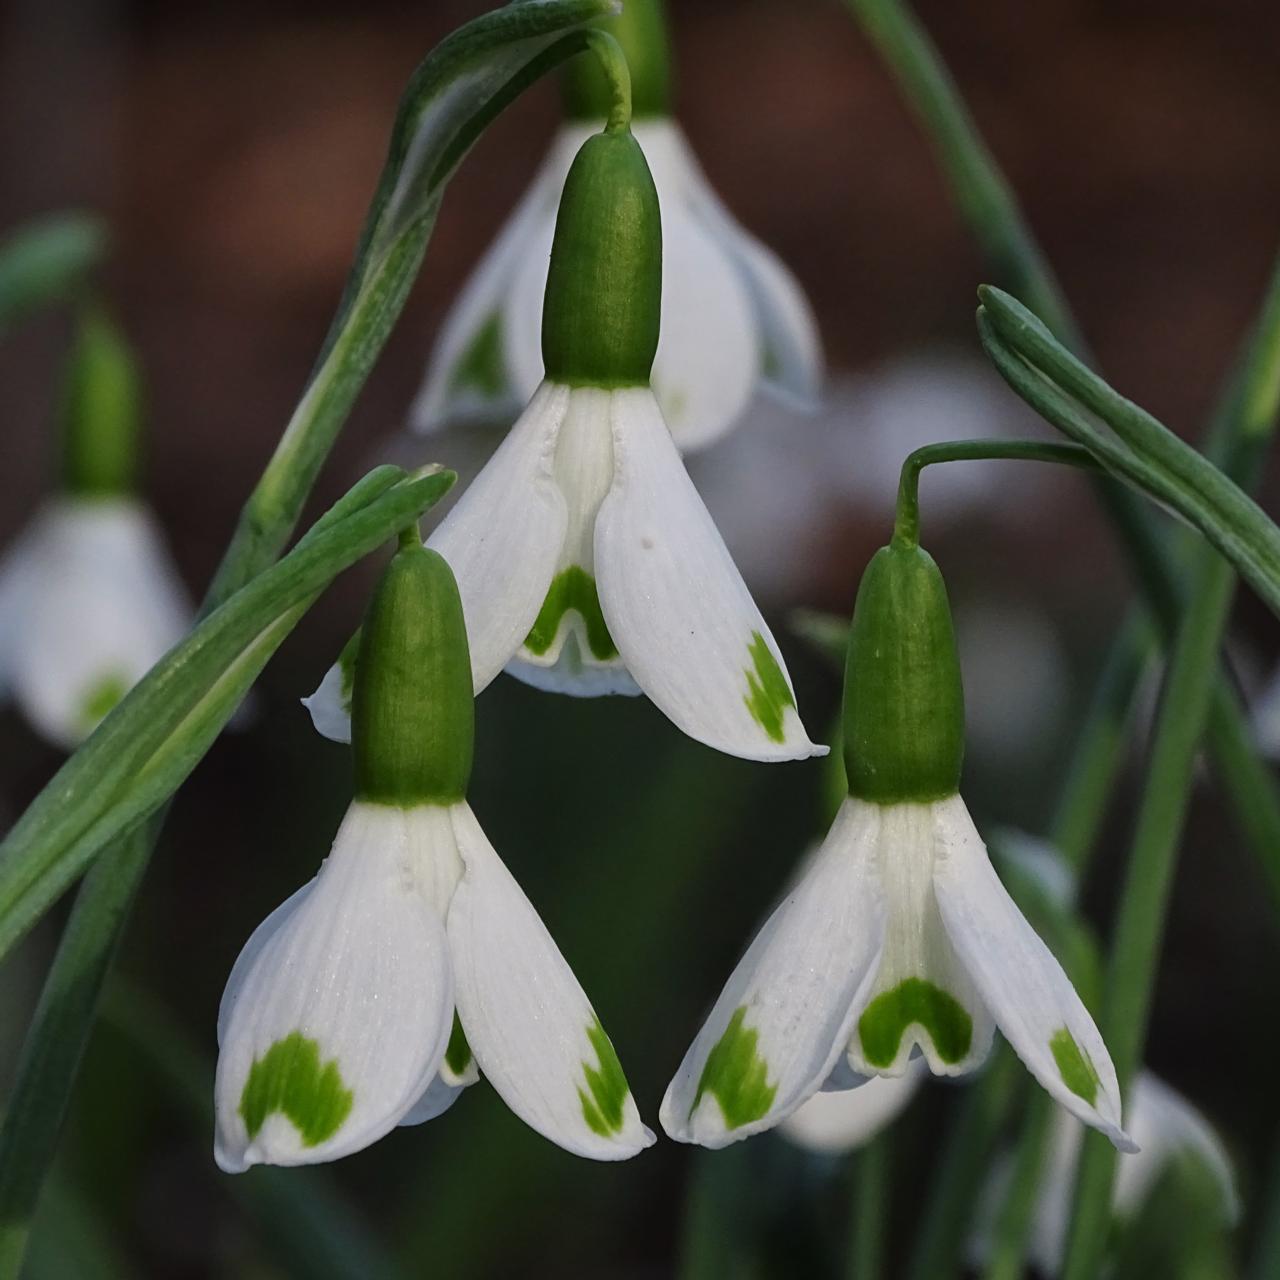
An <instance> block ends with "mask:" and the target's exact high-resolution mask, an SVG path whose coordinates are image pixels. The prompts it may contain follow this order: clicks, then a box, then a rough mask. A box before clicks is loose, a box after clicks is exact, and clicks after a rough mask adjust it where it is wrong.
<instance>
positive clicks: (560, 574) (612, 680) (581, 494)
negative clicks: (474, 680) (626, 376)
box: [507, 387, 640, 696]
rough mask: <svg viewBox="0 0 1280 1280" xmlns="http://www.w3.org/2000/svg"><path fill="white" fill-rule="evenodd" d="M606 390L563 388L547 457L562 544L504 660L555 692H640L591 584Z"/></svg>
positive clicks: (607, 470) (605, 443)
mask: <svg viewBox="0 0 1280 1280" xmlns="http://www.w3.org/2000/svg"><path fill="white" fill-rule="evenodd" d="M611 397H612V393H611V392H609V391H606V390H603V389H601V388H599V387H577V388H574V390H573V391H572V392H571V393H570V396H569V407H568V412H567V414H566V416H565V420H564V424H563V426H562V427H561V428H560V435H559V438H558V441H557V443H556V452H555V460H554V464H553V467H554V473H555V479H556V484H557V485H558V486H559V488H560V491H561V493H562V494H563V495H564V499H565V504H566V506H567V509H568V525H567V527H566V530H565V539H564V547H563V549H562V550H561V553H560V560H559V563H558V564H557V566H556V573H555V576H554V578H553V579H552V581H551V586H550V589H549V590H548V591H547V595H546V598H545V600H544V601H543V604H542V608H541V609H540V610H539V612H538V616H537V618H536V619H535V621H534V624H533V627H532V628H531V629H530V631H529V634H528V636H527V637H526V638H525V641H524V644H523V645H522V646H521V647H520V650H519V651H518V653H517V654H516V656H515V658H514V660H513V661H512V662H511V664H510V665H509V666H508V668H507V670H508V671H509V672H510V674H512V675H514V676H516V677H517V678H518V679H521V680H524V681H525V682H526V683H528V684H532V685H535V686H536V687H539V688H545V689H551V690H554V691H556V692H562V693H577V694H584V695H588V696H591V695H595V694H603V693H630V694H635V693H639V692H640V690H639V689H638V688H637V686H636V684H635V682H634V681H633V680H632V679H631V677H630V675H629V674H628V673H627V670H626V667H625V665H624V664H623V662H622V660H621V659H620V658H619V656H618V647H617V645H616V644H614V641H613V637H612V636H611V635H610V634H609V628H608V625H607V624H606V623H605V620H604V614H603V613H602V612H601V610H600V597H599V595H598V593H597V591H596V579H595V526H596V514H597V512H598V511H599V510H600V504H601V502H603V501H604V498H605V495H606V494H607V493H608V492H609V487H610V485H611V484H612V483H613V433H612V428H611V426H610V422H609V414H610V400H611Z"/></svg>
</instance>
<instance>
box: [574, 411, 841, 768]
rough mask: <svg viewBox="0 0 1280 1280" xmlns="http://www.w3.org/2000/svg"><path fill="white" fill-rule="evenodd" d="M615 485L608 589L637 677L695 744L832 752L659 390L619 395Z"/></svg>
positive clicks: (600, 581)
mask: <svg viewBox="0 0 1280 1280" xmlns="http://www.w3.org/2000/svg"><path fill="white" fill-rule="evenodd" d="M611 420H612V426H613V439H614V481H613V488H612V489H611V490H610V492H609V495H608V497H606V498H605V500H604V502H603V504H602V505H601V507H600V514H599V516H598V518H597V520H596V538H595V555H596V570H597V585H598V587H599V594H600V605H601V609H602V610H603V613H604V618H605V622H606V623H607V624H608V627H609V632H610V634H611V635H612V636H613V639H614V641H615V642H616V644H617V646H618V649H619V651H620V653H621V655H622V659H623V661H624V663H625V664H626V667H627V670H628V671H630V672H631V675H632V677H633V678H634V679H635V681H636V683H637V684H638V685H639V686H640V687H641V688H642V689H643V690H644V691H645V693H646V694H648V696H649V697H650V698H651V699H652V700H653V702H654V703H655V704H656V705H657V706H658V708H659V709H660V710H661V711H662V712H663V713H664V714H665V715H666V716H667V717H668V718H669V719H671V720H672V721H673V722H674V723H675V724H676V725H677V726H678V727H679V728H680V729H682V730H683V731H684V732H685V733H687V734H688V735H689V736H690V737H692V738H696V739H698V741H700V742H705V743H706V744H707V745H708V746H711V747H716V748H718V749H719V750H721V751H727V752H729V753H730V754H731V755H737V756H742V757H744V758H745V759H748V760H796V759H804V758H805V757H807V756H813V755H823V754H825V753H826V748H825V747H819V746H815V745H814V744H813V743H812V742H810V741H809V738H808V736H807V734H806V733H805V731H804V726H803V725H802V724H801V722H800V717H799V715H798V714H797V713H796V708H795V695H794V693H793V692H792V688H791V682H790V680H789V678H788V676H787V673H786V666H785V664H784V663H783V661H782V657H781V654H780V653H779V651H778V647H777V644H776V643H775V641H774V639H773V636H772V634H771V633H770V631H769V628H768V626H767V625H766V624H765V621H764V619H763V618H762V617H761V616H760V611H759V610H758V609H757V608H756V605H755V601H753V600H752V598H751V593H750V592H749V591H748V590H747V587H746V584H745V583H744V582H743V581H742V577H741V575H740V574H739V573H738V570H737V567H736V566H735V565H734V563H733V559H732V557H731V556H730V555H729V552H728V549H727V548H726V547H725V545H724V542H723V540H722V539H721V537H720V534H719V532H718V531H717V529H716V527H715V524H714V522H713V521H712V519H711V517H710V515H708V514H707V509H706V507H704V506H703V504H702V500H701V498H699V497H698V493H697V490H696V489H694V487H693V484H692V482H691V481H690V479H689V477H688V474H687V473H686V472H685V469H684V465H683V463H681V461H680V456H679V454H678V453H677V452H676V448H675V445H674V444H673V443H672V441H671V436H670V433H669V432H668V431H667V429H666V426H665V425H664V424H663V421H662V415H661V413H660V412H659V410H658V406H657V403H656V402H655V400H654V398H653V395H652V393H651V392H650V391H649V390H648V389H647V388H643V387H632V388H627V389H624V390H621V391H615V392H614V393H613V395H612V404H611Z"/></svg>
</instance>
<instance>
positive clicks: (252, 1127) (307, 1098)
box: [240, 1031, 353, 1147]
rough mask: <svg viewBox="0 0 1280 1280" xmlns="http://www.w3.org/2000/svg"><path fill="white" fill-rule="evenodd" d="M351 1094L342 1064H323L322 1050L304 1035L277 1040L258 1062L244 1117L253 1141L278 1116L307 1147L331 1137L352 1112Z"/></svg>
mask: <svg viewBox="0 0 1280 1280" xmlns="http://www.w3.org/2000/svg"><path fill="white" fill-rule="evenodd" d="M352 1097H353V1095H352V1092H351V1090H350V1089H348V1088H346V1086H345V1085H344V1084H343V1081H342V1076H341V1074H340V1073H339V1071H338V1060H337V1059H336V1058H330V1059H329V1061H328V1062H326V1063H325V1064H324V1065H323V1066H321V1064H320V1046H319V1044H318V1043H317V1042H316V1041H314V1040H310V1039H308V1038H307V1037H306V1036H304V1035H303V1034H302V1032H300V1031H293V1032H291V1033H290V1034H289V1035H287V1036H285V1038H284V1039H283V1040H277V1041H276V1042H275V1044H273V1045H272V1046H271V1048H270V1049H268V1050H267V1052H266V1053H265V1054H263V1056H262V1057H261V1058H255V1059H254V1062H253V1066H252V1067H251V1068H250V1069H249V1078H248V1080H246V1081H245V1085H244V1092H243V1093H242V1094H241V1095H240V1115H241V1116H242V1117H243V1119H244V1125H245V1128H246V1129H247V1130H248V1131H249V1137H250V1138H253V1137H256V1136H257V1133H258V1130H259V1129H261V1128H262V1126H263V1124H264V1123H265V1121H266V1119H267V1117H268V1116H269V1115H271V1114H272V1113H273V1112H277V1111H278V1112H279V1113H280V1114H281V1115H282V1116H285V1117H286V1118H287V1119H288V1120H290V1121H291V1122H292V1123H293V1127H294V1128H295V1129H297V1131H298V1133H299V1134H301V1135H302V1145H303V1146H304V1147H314V1146H318V1145H319V1144H320V1143H321V1142H324V1141H325V1140H326V1139H327V1138H331V1137H333V1135H334V1134H335V1133H337V1132H338V1130H339V1129H340V1128H341V1127H342V1122H343V1121H344V1120H345V1119H346V1118H347V1116H348V1114H349V1113H350V1111H351V1102H352Z"/></svg>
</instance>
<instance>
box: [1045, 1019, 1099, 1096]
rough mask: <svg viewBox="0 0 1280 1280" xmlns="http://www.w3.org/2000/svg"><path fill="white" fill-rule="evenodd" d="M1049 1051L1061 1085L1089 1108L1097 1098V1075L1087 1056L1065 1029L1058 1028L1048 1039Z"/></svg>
mask: <svg viewBox="0 0 1280 1280" xmlns="http://www.w3.org/2000/svg"><path fill="white" fill-rule="evenodd" d="M1049 1051H1050V1052H1051V1053H1052V1054H1053V1060H1054V1062H1055V1063H1057V1066H1058V1074H1059V1075H1060V1076H1061V1077H1062V1083H1063V1084H1065V1085H1066V1086H1067V1088H1068V1089H1070V1090H1071V1092H1072V1093H1074V1094H1075V1095H1076V1096H1077V1097H1078V1098H1083V1099H1084V1100H1085V1101H1086V1102H1087V1103H1088V1104H1089V1105H1090V1106H1093V1103H1094V1099H1095V1098H1096V1097H1097V1096H1098V1085H1099V1083H1100V1081H1099V1079H1098V1073H1097V1071H1096V1070H1095V1069H1094V1065H1093V1062H1092V1060H1091V1059H1090V1057H1089V1055H1088V1054H1087V1053H1086V1052H1085V1051H1084V1050H1083V1049H1082V1048H1081V1047H1080V1046H1079V1045H1078V1044H1076V1041H1075V1037H1074V1036H1073V1035H1072V1034H1071V1032H1070V1031H1068V1030H1067V1029H1066V1027H1060V1028H1059V1029H1058V1030H1057V1031H1055V1032H1054V1033H1053V1035H1051V1036H1050V1037H1049Z"/></svg>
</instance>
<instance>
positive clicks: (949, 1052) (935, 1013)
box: [858, 978, 973, 1067]
mask: <svg viewBox="0 0 1280 1280" xmlns="http://www.w3.org/2000/svg"><path fill="white" fill-rule="evenodd" d="M911 1026H920V1027H923V1028H924V1029H925V1031H926V1032H928V1035H929V1039H930V1040H931V1041H932V1042H933V1048H934V1052H935V1053H937V1055H938V1057H939V1058H941V1059H942V1061H943V1062H946V1063H950V1064H954V1063H957V1062H960V1061H961V1060H962V1059H963V1058H964V1057H965V1055H966V1054H968V1052H969V1046H970V1045H971V1044H972V1043H973V1019H972V1018H971V1017H970V1016H969V1015H968V1013H967V1012H966V1011H965V1008H964V1006H963V1005H962V1004H961V1003H960V1002H959V1001H958V1000H957V999H956V998H955V997H954V996H952V995H950V994H949V993H948V992H946V991H943V989H942V988H941V987H938V986H935V985H934V984H933V983H932V982H926V981H925V979H923V978H907V979H906V980H905V981H903V982H900V983H898V985H897V986H896V987H894V988H893V989H892V990H890V991H884V992H881V994H880V995H878V996H876V998H875V999H874V1000H872V1001H871V1003H870V1004H869V1005H867V1007H866V1009H865V1010H864V1011H863V1014H862V1017H860V1018H859V1019H858V1039H859V1040H860V1041H861V1043H862V1056H863V1057H864V1058H865V1059H866V1060H867V1061H868V1062H869V1063H870V1064H871V1065H872V1066H873V1067H887V1066H889V1065H890V1064H891V1063H892V1062H893V1060H894V1059H895V1058H896V1057H897V1056H898V1049H899V1047H900V1045H901V1043H902V1037H903V1035H904V1034H905V1033H906V1030H907V1028H908V1027H911Z"/></svg>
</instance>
